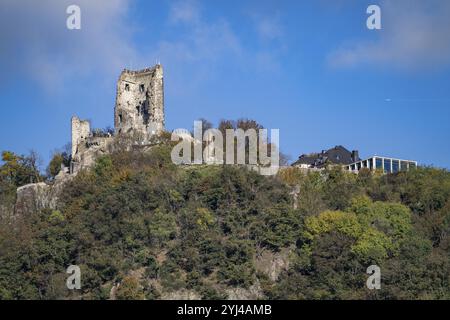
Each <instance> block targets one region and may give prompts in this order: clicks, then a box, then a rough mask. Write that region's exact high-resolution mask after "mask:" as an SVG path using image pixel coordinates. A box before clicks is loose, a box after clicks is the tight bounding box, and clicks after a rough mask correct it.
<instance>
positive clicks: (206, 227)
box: [0, 144, 450, 299]
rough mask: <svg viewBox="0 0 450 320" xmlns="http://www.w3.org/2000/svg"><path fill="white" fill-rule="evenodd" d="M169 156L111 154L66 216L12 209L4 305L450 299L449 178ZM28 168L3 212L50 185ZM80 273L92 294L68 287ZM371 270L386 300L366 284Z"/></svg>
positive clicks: (6, 193) (6, 169)
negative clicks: (187, 297)
mask: <svg viewBox="0 0 450 320" xmlns="http://www.w3.org/2000/svg"><path fill="white" fill-rule="evenodd" d="M170 150H171V146H170V145H169V144H164V145H160V146H158V147H154V148H153V149H152V151H151V152H149V153H142V152H137V151H129V152H125V151H121V152H115V153H113V154H111V155H109V156H104V157H102V158H99V159H98V160H97V162H96V165H95V167H94V168H93V169H92V170H90V171H82V172H81V173H79V174H78V175H77V176H76V177H75V178H74V179H73V180H71V181H70V182H69V183H68V184H67V185H66V187H65V190H64V196H63V197H62V198H61V199H60V203H59V206H58V209H57V210H50V209H48V210H42V211H40V212H35V213H34V214H32V215H29V216H24V217H13V218H12V217H11V216H10V215H8V214H5V212H3V214H2V218H1V220H0V299H78V298H83V299H108V298H110V297H114V298H116V299H158V298H167V297H177V294H178V297H179V295H180V294H181V293H182V292H190V293H191V295H193V296H194V297H198V298H203V299H213V298H226V297H228V296H229V295H230V292H234V293H235V294H237V297H247V296H249V297H260V298H269V299H450V285H449V281H450V271H449V270H450V259H449V255H450V248H449V245H450V237H449V235H450V174H449V172H448V171H446V170H440V169H434V168H419V169H417V170H414V171H410V172H402V173H398V174H394V175H378V174H372V173H370V172H368V171H361V172H360V173H359V174H358V175H354V174H351V173H346V172H343V171H341V170H339V169H328V170H325V171H324V172H321V173H318V172H314V173H310V174H307V175H306V174H303V173H301V172H300V171H299V170H298V169H295V168H289V169H285V170H282V171H281V172H280V173H279V175H278V176H275V177H264V176H261V175H258V174H257V173H255V172H252V171H248V170H246V169H245V168H241V167H237V166H228V165H225V166H189V167H182V166H175V165H173V164H172V162H171V161H170ZM5 155H7V156H8V157H6V158H5ZM21 159H22V160H21ZM24 159H26V157H18V156H17V155H14V154H12V153H8V154H6V153H5V154H4V164H3V165H2V166H1V167H0V186H1V188H0V199H1V203H2V206H3V207H4V211H5V210H7V208H11V204H12V203H13V201H14V197H15V196H14V194H15V188H16V187H17V186H20V185H23V184H25V183H28V182H29V181H30V176H31V177H34V178H31V179H32V181H37V180H38V179H42V178H43V177H40V176H39V175H37V172H36V171H35V170H33V166H32V165H30V162H29V161H25V160H24ZM55 161H56V160H55ZM61 161H62V159H61ZM53 171H54V170H53ZM33 179H35V180H33ZM296 186H298V188H299V195H298V202H297V206H296V208H295V209H294V199H293V197H292V195H291V192H292V191H293V190H294V189H295V187H296ZM5 208H6V209H5ZM9 210H10V209H9ZM274 261H278V263H274ZM279 262H281V263H279ZM71 264H76V265H78V266H80V268H81V272H82V280H81V281H82V289H81V290H74V291H70V290H68V289H67V288H66V286H65V281H66V279H67V276H68V275H67V274H66V273H65V270H66V268H67V267H68V266H69V265H71ZM371 264H377V265H378V266H380V268H381V275H382V288H381V290H368V289H367V287H366V285H365V283H366V280H367V277H368V275H367V274H366V269H367V267H368V266H369V265H371ZM268 270H269V271H268ZM118 284H120V285H118ZM237 288H238V289H237ZM233 290H234V291H233ZM236 290H238V291H236ZM239 290H240V291H239Z"/></svg>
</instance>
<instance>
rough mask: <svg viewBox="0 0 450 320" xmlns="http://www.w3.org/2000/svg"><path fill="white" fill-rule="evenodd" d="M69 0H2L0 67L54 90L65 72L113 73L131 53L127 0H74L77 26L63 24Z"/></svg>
mask: <svg viewBox="0 0 450 320" xmlns="http://www.w3.org/2000/svg"><path fill="white" fill-rule="evenodd" d="M71 4H73V1H71V0H41V1H39V3H38V2H36V1H34V0H22V1H17V0H3V1H2V10H1V11H0V38H1V39H2V40H1V47H2V50H1V51H0V68H1V70H3V71H4V72H5V73H7V74H10V75H13V76H19V77H31V78H32V79H34V80H35V81H36V82H37V83H39V84H40V85H42V86H44V87H45V88H46V89H49V90H52V89H56V90H58V89H59V88H62V87H63V86H64V81H65V80H66V79H67V78H69V77H73V76H79V75H89V74H92V73H110V72H113V73H114V74H117V70H120V69H122V68H123V66H124V65H125V64H129V62H130V60H132V59H136V53H135V50H134V48H133V46H132V44H131V43H130V41H129V40H128V39H129V37H127V35H129V34H130V32H131V31H130V29H129V27H128V24H127V23H125V19H126V14H127V9H128V5H129V0H108V1H90V0H78V1H77V5H78V6H80V8H81V30H68V29H67V27H66V19H67V17H68V14H67V13H66V8H67V7H68V6H69V5H71Z"/></svg>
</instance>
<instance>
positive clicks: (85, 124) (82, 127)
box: [72, 116, 91, 158]
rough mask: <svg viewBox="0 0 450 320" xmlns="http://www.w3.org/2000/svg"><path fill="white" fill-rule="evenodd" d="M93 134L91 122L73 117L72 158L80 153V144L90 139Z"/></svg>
mask: <svg viewBox="0 0 450 320" xmlns="http://www.w3.org/2000/svg"><path fill="white" fill-rule="evenodd" d="M90 132H91V128H90V124H89V121H87V120H80V119H79V118H78V117H75V116H74V117H72V158H74V157H75V155H76V154H77V153H78V151H79V150H78V146H79V145H80V142H82V141H84V140H85V139H86V138H88V137H89V135H90Z"/></svg>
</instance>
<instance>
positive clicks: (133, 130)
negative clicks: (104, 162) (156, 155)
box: [70, 64, 164, 173]
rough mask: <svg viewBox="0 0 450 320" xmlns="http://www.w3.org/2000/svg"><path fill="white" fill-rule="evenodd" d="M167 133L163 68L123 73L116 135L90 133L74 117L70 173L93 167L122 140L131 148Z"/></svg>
mask: <svg viewBox="0 0 450 320" xmlns="http://www.w3.org/2000/svg"><path fill="white" fill-rule="evenodd" d="M163 131H164V78H163V67H162V66H161V65H160V64H157V65H155V66H154V67H152V68H146V69H143V70H138V71H132V70H126V69H125V70H123V71H122V73H121V74H120V77H119V80H118V82H117V91H116V104H115V107H114V135H112V134H109V133H104V134H98V133H95V132H94V133H93V132H91V129H90V123H89V122H88V121H86V120H81V119H79V118H78V117H76V116H74V117H72V161H71V165H70V173H76V172H78V171H79V170H80V169H82V168H86V167H90V166H91V165H92V164H93V163H94V161H95V159H96V158H97V157H98V156H99V155H101V154H104V153H107V152H108V149H109V147H110V145H111V143H112V142H113V141H114V139H116V138H117V137H120V136H125V137H128V138H130V139H129V140H128V141H130V143H131V144H133V145H134V144H139V145H146V144H148V143H149V142H150V140H151V139H152V138H153V137H155V136H159V135H160V134H161V133H162V132H163Z"/></svg>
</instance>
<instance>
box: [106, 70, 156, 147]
mask: <svg viewBox="0 0 450 320" xmlns="http://www.w3.org/2000/svg"><path fill="white" fill-rule="evenodd" d="M114 128H115V134H116V135H121V134H138V135H139V136H140V137H141V138H142V139H143V140H144V141H147V140H148V139H149V138H150V137H152V136H153V135H158V134H160V133H161V132H162V131H163V130H164V83H163V68H162V66H161V65H160V64H157V65H156V66H154V67H152V68H147V69H143V70H139V71H131V70H126V69H125V70H123V71H122V73H121V74H120V77H119V81H118V82H117V94H116V105H115V108H114Z"/></svg>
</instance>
